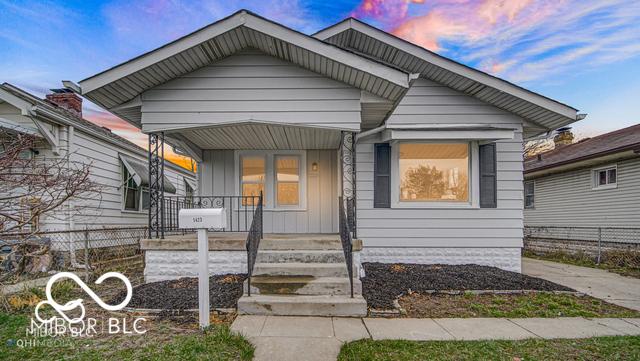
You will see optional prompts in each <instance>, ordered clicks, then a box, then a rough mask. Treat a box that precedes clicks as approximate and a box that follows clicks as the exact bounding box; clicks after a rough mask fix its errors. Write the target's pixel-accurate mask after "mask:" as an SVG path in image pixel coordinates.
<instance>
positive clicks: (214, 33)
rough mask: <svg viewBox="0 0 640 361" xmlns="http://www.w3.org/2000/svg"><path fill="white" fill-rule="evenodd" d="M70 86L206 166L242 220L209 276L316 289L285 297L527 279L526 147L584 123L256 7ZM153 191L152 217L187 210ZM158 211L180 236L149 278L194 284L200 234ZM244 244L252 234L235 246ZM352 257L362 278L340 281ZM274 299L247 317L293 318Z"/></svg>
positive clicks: (528, 98)
mask: <svg viewBox="0 0 640 361" xmlns="http://www.w3.org/2000/svg"><path fill="white" fill-rule="evenodd" d="M64 84H65V85H66V86H67V87H69V88H70V89H73V90H74V91H76V92H77V93H79V94H81V95H82V96H84V97H86V98H88V99H90V100H91V101H93V102H94V103H96V104H98V105H100V106H102V107H104V108H105V109H107V110H109V111H111V112H112V113H114V114H116V115H118V116H120V117H121V118H123V119H124V120H126V121H128V122H130V123H131V124H133V125H135V126H136V127H139V128H140V129H142V131H143V132H144V133H148V134H150V136H151V137H152V139H162V138H164V139H166V140H167V142H169V143H170V144H172V145H173V146H175V147H176V149H178V150H180V151H181V152H182V153H184V154H188V155H189V156H191V157H192V158H194V159H195V160H196V161H197V162H198V192H199V193H198V197H197V199H198V201H196V202H195V203H196V204H198V205H199V204H201V203H202V204H204V206H221V207H225V208H227V216H228V223H229V224H228V226H227V228H225V229H224V231H226V232H223V233H224V234H225V236H224V237H223V234H222V233H220V234H219V235H218V236H216V235H212V236H211V238H210V249H211V250H212V252H211V253H210V259H209V261H210V270H211V272H212V273H223V272H229V271H243V272H247V271H248V272H249V274H250V275H251V274H253V275H254V277H256V278H258V277H257V276H256V275H260V277H262V278H260V279H259V280H258V279H256V280H254V281H252V283H251V285H252V286H250V287H249V288H248V289H247V291H250V290H253V291H252V292H251V294H253V292H255V293H259V292H258V291H259V290H258V289H253V288H252V287H254V286H253V285H256V286H255V287H258V288H259V287H260V282H262V284H267V283H269V282H271V284H273V283H274V282H275V283H278V284H279V285H285V284H288V283H290V282H293V281H291V279H281V278H278V277H280V276H283V275H296V276H300V275H304V276H313V280H310V281H309V282H308V283H304V284H300V285H296V286H295V287H293V286H292V287H289V288H288V287H284V286H283V287H281V288H277V289H278V290H280V291H281V290H289V291H290V293H293V294H297V295H300V294H302V295H307V296H315V295H320V296H325V295H326V294H330V295H333V296H335V295H340V294H343V295H344V293H341V292H346V291H344V289H343V288H342V287H343V286H344V285H345V283H344V282H347V283H346V285H348V284H349V282H351V283H352V284H353V285H354V286H355V289H356V292H355V293H356V294H357V293H358V292H359V291H358V287H359V286H358V282H359V281H358V280H357V278H358V277H357V276H358V275H359V274H361V272H359V271H358V268H359V267H358V266H359V264H360V263H361V262H376V261H379V262H413V263H448V264H468V263H476V264H482V265H491V266H496V267H500V268H503V269H507V270H511V271H517V272H519V271H520V250H521V247H522V239H523V159H522V152H523V146H522V143H523V139H525V138H527V137H531V136H536V135H538V134H541V133H544V132H548V131H551V130H554V129H557V128H559V127H563V126H566V125H567V124H570V123H573V122H575V121H576V120H577V119H578V115H577V110H576V109H574V108H572V107H570V106H567V105H564V104H562V103H559V102H557V101H555V100H552V99H549V98H546V97H544V96H542V95H539V94H536V93H534V92H531V91H529V90H526V89H524V88H521V87H519V86H517V85H514V84H512V83H509V82H507V81H505V80H502V79H499V78H496V77H494V76H491V75H489V74H486V73H483V72H481V71H478V70H476V69H473V68H470V67H467V66H465V65H462V64H460V63H457V62H455V61H453V60H451V59H447V58H444V57H441V56H439V55H437V54H435V53H433V52H430V51H428V50H426V49H423V48H421V47H419V46H417V45H415V44H411V43H409V42H406V41H403V40H401V39H399V38H396V37H394V36H392V35H390V34H387V33H385V32H383V31H381V30H378V29H375V28H373V27H371V26H369V25H367V24H364V23H361V22H359V21H357V20H355V19H347V20H345V21H343V22H340V23H338V24H335V25H333V26H331V27H329V28H327V29H324V30H321V31H320V32H318V33H316V34H314V35H312V36H308V35H305V34H302V33H299V32H297V31H294V30H291V29H289V28H286V27H284V26H282V25H280V24H277V23H274V22H271V21H269V20H267V19H264V18H262V17H259V16H257V15H255V14H252V13H250V12H248V11H245V10H243V11H239V12H237V13H235V14H233V15H231V16H229V17H227V18H225V19H222V20H220V21H218V22H216V23H213V24H211V25H209V26H206V27H204V28H202V29H200V30H197V31H195V32H194V33H191V34H189V35H186V36H184V37H182V38H180V39H178V40H176V41H174V42H171V43H169V44H166V45H164V46H162V47H160V48H158V49H156V50H153V51H151V52H148V53H146V54H143V55H140V56H139V57H137V58H134V59H131V60H129V61H127V62H125V63H122V64H120V65H117V66H115V67H113V68H111V69H108V70H105V71H104V72H101V73H99V74H96V75H94V76H91V77H89V78H87V79H84V80H82V81H80V82H79V83H78V84H74V83H72V82H64ZM151 152H152V154H151V155H150V159H152V164H153V159H155V157H157V155H158V153H157V152H156V151H155V150H154V149H152V150H151ZM152 191H153V192H155V193H154V196H153V197H152V203H153V202H155V201H154V200H157V199H161V200H162V199H164V200H166V199H171V197H167V196H165V195H162V192H161V190H160V189H158V188H157V187H156V188H154V187H152ZM260 195H262V198H261V199H262V200H263V201H262V207H258V208H259V211H257V212H254V209H255V207H256V206H257V204H256V200H255V199H254V198H252V197H256V198H257V197H259V196H260ZM340 197H341V199H343V202H342V203H341V202H339V198H340ZM172 202H173V201H170V202H169V204H170V206H169V209H174V210H175V211H178V210H179V209H180V208H181V207H183V205H184V204H183V203H184V202H183V201H182V200H180V199H175V203H172ZM181 202H183V203H181ZM158 204H159V203H158ZM193 204H194V203H188V206H192V205H193ZM151 208H152V209H151V216H152V217H151V218H152V224H151V226H152V229H155V230H156V231H157V230H160V232H158V233H156V235H157V236H158V237H159V238H162V237H163V236H164V237H165V239H164V240H149V241H148V242H145V243H144V244H143V247H144V248H145V249H146V250H147V252H146V257H147V258H146V259H147V263H146V264H147V270H146V272H147V273H146V276H147V279H154V280H157V279H167V278H177V277H180V276H184V275H193V274H195V265H196V259H195V258H196V257H195V254H196V253H195V248H194V247H195V246H194V244H195V243H194V242H193V237H194V236H193V235H191V236H181V237H182V238H180V237H178V238H176V237H173V238H172V236H170V235H168V233H162V230H164V229H165V228H166V224H167V222H169V223H172V222H173V221H172V218H171V217H169V218H166V215H165V214H160V213H158V209H159V208H158V206H157V204H152V207H151ZM248 210H250V212H247V211H248ZM164 212H165V213H166V207H165V211H164ZM248 213H249V214H248ZM174 214H175V212H174ZM156 217H159V218H156ZM154 219H160V220H162V222H164V224H165V227H164V228H163V227H162V225H161V224H160V223H161V222H159V221H158V222H156V223H154V221H153V220H154ZM345 219H346V220H345ZM256 220H257V221H258V222H256ZM256 227H258V228H259V231H260V232H259V235H260V237H259V238H263V242H262V243H259V249H258V247H257V243H255V240H254V239H253V238H254V237H253V236H252V235H253V233H252V232H253V231H254V230H255V228H256ZM234 231H241V232H242V231H245V232H246V231H248V236H247V235H246V234H241V235H240V236H238V240H239V242H240V241H241V242H240V243H238V246H237V247H236V248H234V247H233V246H231V245H230V244H232V238H233V236H229V235H228V234H229V233H233V232H234ZM189 237H191V238H189ZM216 237H218V238H216ZM225 237H226V238H225ZM352 237H353V241H352ZM334 238H335V242H337V243H332V242H333V240H334ZM245 239H246V244H247V249H248V250H249V251H248V253H247V254H245V253H243V252H245ZM220 240H226V241H225V242H226V243H220V244H219V246H216V244H217V243H216V242H217V241H220ZM169 244H170V245H171V246H170V247H169V246H166V245H169ZM323 244H324V245H327V246H326V247H327V248H322V246H320V245H323ZM341 244H342V246H341ZM254 245H255V247H256V249H253V248H252V247H254ZM334 246H335V247H338V248H337V249H335V248H332V247H334ZM317 247H320V248H319V249H318V248H317ZM177 250H180V251H183V252H177ZM343 251H344V255H345V257H347V263H346V264H347V269H346V270H348V271H349V274H351V268H352V266H354V264H355V268H356V271H355V272H354V274H353V277H352V279H351V281H349V280H348V279H347V278H339V277H338V278H337V275H340V277H343V276H344V274H343V273H341V272H343V271H342V270H341V269H340V268H339V267H340V262H342V268H345V267H344V262H345V259H344V258H343V259H342V261H340V260H338V259H337V258H335V257H337V256H338V254H342V252H343ZM352 251H353V253H352ZM234 252H235V253H234ZM305 252H306V253H305ZM323 252H324V253H323ZM336 252H338V254H336ZM256 254H257V256H256ZM352 256H353V263H352V262H350V261H349V260H350V257H352ZM256 259H257V262H256ZM336 262H337V263H336ZM254 263H255V268H254ZM281 263H286V264H287V267H286V268H282V265H281ZM289 263H291V264H289ZM325 263H327V264H325ZM331 267H337V268H335V269H334V268H331ZM276 270H277V271H276ZM334 271H335V272H334ZM344 272H346V271H344ZM327 277H328V278H327ZM353 278H355V281H354V280H353ZM258 281H259V282H258ZM319 285H323V287H324V286H326V287H325V288H323V287H320V286H319ZM328 285H331V287H329V286H328ZM312 286H313V287H312ZM314 287H319V288H314ZM270 289H271V290H273V289H274V288H273V287H271V288H270ZM318 289H321V290H324V291H325V293H323V292H320V291H317V290H318ZM263 291H264V288H263ZM248 293H249V292H248ZM276 293H277V292H276ZM284 293H287V292H284ZM269 297H270V298H265V299H263V300H260V299H259V298H255V297H253V300H254V303H255V304H254V305H253V306H256V307H258V306H259V305H263V306H264V307H262V308H260V307H258V308H251V307H253V306H251V305H249V301H247V302H246V303H243V302H244V301H242V302H240V304H244V305H245V306H246V308H244V309H243V308H242V307H241V306H239V307H240V308H241V311H242V312H248V313H252V312H253V313H260V312H272V313H277V312H278V311H277V310H278V308H277V307H276V305H275V304H276V303H278V302H281V303H280V305H281V306H282V308H281V310H291V309H292V308H291V307H293V306H292V305H290V304H288V303H287V302H289V299H288V298H278V297H277V296H272V295H270V296H269ZM360 298H361V297H360ZM336 300H340V301H339V302H338V301H336ZM308 302H312V301H311V299H309V300H308ZM313 302H320V303H321V302H324V301H319V300H316V299H314V301H313ZM332 302H334V306H335V305H336V304H340V302H346V303H344V304H343V305H346V304H348V302H347V301H345V300H342V299H335V298H334V299H333V301H332ZM362 302H364V301H363V300H362ZM240 304H239V305H240ZM266 304H269V307H267V306H266ZM285 304H286V306H283V305H285ZM359 305H360V306H361V303H360V304H359ZM360 306H358V307H360ZM287 307H289V308H288V309H287ZM345 307H346V306H345ZM267 309H268V310H269V311H267ZM329 309H330V310H334V311H335V310H336V308H331V307H329V308H327V310H329ZM334 311H327V312H328V313H330V314H342V313H340V312H337V311H335V312H334ZM283 312H284V311H283ZM300 312H302V313H304V311H302V310H301V311H300ZM332 312H333V313H332ZM356 313H357V312H356ZM344 314H353V312H352V313H349V312H347V311H345V312H344Z"/></svg>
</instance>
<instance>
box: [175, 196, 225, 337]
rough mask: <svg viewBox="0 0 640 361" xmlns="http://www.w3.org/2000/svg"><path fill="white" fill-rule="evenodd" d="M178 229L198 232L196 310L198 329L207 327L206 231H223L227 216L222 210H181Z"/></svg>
mask: <svg viewBox="0 0 640 361" xmlns="http://www.w3.org/2000/svg"><path fill="white" fill-rule="evenodd" d="M178 226H179V227H180V228H188V229H194V228H195V229H197V230H198V310H199V314H200V315H199V321H200V327H201V328H205V327H207V326H209V237H208V235H207V229H210V228H217V229H224V228H225V227H226V226H227V215H226V212H225V209H224V208H201V209H181V210H180V211H179V213H178Z"/></svg>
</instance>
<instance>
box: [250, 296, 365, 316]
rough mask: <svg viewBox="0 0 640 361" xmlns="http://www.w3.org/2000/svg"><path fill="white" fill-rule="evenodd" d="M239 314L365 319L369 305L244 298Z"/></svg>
mask: <svg viewBox="0 0 640 361" xmlns="http://www.w3.org/2000/svg"><path fill="white" fill-rule="evenodd" d="M363 301H364V300H363ZM238 313H239V314H241V315H268V316H335V317H364V316H366V315H367V304H366V302H363V303H340V302H339V301H338V300H337V301H336V302H334V303H298V302H277V303H270V302H260V301H258V300H256V299H253V297H242V298H241V299H240V300H239V301H238Z"/></svg>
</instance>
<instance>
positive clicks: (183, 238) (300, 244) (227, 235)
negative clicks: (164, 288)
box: [140, 232, 360, 251]
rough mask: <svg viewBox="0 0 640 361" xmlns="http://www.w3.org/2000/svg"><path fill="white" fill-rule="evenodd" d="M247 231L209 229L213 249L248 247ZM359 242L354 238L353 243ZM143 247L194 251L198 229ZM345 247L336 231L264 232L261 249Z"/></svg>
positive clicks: (145, 243) (144, 243)
mask: <svg viewBox="0 0 640 361" xmlns="http://www.w3.org/2000/svg"><path fill="white" fill-rule="evenodd" d="M247 235H248V233H247V232H209V233H208V236H209V250H210V251H236V250H245V242H246V241H247ZM356 243H357V244H360V243H359V242H356V240H354V246H355V245H356ZM140 246H141V248H142V249H143V250H175V251H181V250H183V251H195V250H197V249H198V244H197V235H196V233H195V232H191V233H187V234H180V235H167V236H165V238H164V239H157V238H152V239H142V240H140ZM327 246H330V247H331V246H332V247H331V248H334V247H335V249H342V246H341V243H340V235H339V234H336V233H265V234H264V238H263V239H262V241H260V249H267V250H268V249H273V250H278V249H281V250H283V249H294V248H295V249H300V248H302V249H304V248H306V249H314V248H316V247H318V249H320V248H327Z"/></svg>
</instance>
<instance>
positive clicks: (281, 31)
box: [244, 16, 409, 88]
mask: <svg viewBox="0 0 640 361" xmlns="http://www.w3.org/2000/svg"><path fill="white" fill-rule="evenodd" d="M244 25H245V26H246V27H248V28H250V29H253V30H256V31H259V32H261V33H264V34H267V35H269V36H272V37H274V38H277V39H280V40H282V41H285V42H287V43H290V44H293V45H295V46H299V47H301V48H304V49H307V50H309V51H312V52H314V53H317V54H321V55H323V56H326V57H327V58H329V59H332V60H334V61H337V62H339V63H342V64H345V65H347V66H350V67H353V68H356V69H360V70H362V71H365V72H367V73H369V74H372V75H374V76H376V77H378V78H382V79H386V80H388V81H390V82H391V83H394V84H396V85H399V86H401V87H403V88H408V87H409V74H407V73H405V72H403V71H400V70H396V69H394V68H391V67H389V66H386V65H383V64H380V63H377V62H375V61H372V60H369V59H367V58H364V57H362V56H359V55H355V54H353V53H351V52H348V51H346V50H344V49H341V48H339V47H337V46H334V45H331V44H327V43H325V42H322V41H320V40H318V39H315V38H313V37H310V36H308V35H305V34H302V33H298V32H296V31H293V30H291V29H288V28H286V27H284V26H282V25H279V24H276V23H272V22H270V21H266V20H264V19H260V18H258V17H255V16H247V21H246V23H245V24H244Z"/></svg>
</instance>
